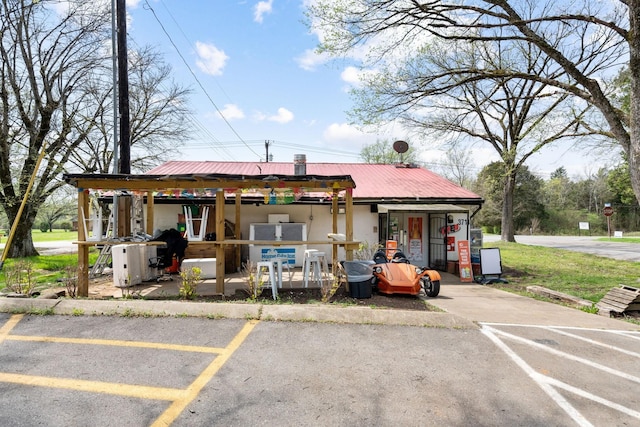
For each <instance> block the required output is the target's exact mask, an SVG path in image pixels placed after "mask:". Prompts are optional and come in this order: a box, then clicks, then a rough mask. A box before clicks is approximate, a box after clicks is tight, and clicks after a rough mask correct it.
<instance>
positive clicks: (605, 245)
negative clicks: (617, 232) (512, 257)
mask: <svg viewBox="0 0 640 427" xmlns="http://www.w3.org/2000/svg"><path fill="white" fill-rule="evenodd" d="M599 239H601V237H590V236H527V235H518V236H516V242H518V243H522V244H523V245H535V246H546V247H551V248H559V249H566V250H568V251H574V252H583V253H588V254H593V255H598V256H602V257H606V258H614V259H619V260H624V261H640V245H639V244H637V243H625V242H624V241H621V240H617V241H616V238H614V237H612V238H611V239H610V240H608V241H601V240H599ZM483 240H484V242H495V241H498V240H500V236H498V235H495V234H489V235H485V236H483Z"/></svg>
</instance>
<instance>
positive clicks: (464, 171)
mask: <svg viewBox="0 0 640 427" xmlns="http://www.w3.org/2000/svg"><path fill="white" fill-rule="evenodd" d="M474 166H475V165H474V162H473V152H472V151H471V150H466V149H456V148H455V147H454V148H453V149H450V150H447V151H446V153H445V158H444V163H443V164H442V165H441V166H440V172H441V173H442V175H443V176H444V177H445V178H447V179H448V180H449V181H452V182H455V183H456V184H458V185H459V186H460V187H464V188H469V189H470V188H471V185H472V184H473V178H474V174H473V172H472V171H473V168H474Z"/></svg>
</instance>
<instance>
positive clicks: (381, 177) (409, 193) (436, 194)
mask: <svg viewBox="0 0 640 427" xmlns="http://www.w3.org/2000/svg"><path fill="white" fill-rule="evenodd" d="M306 171H307V174H309V175H351V177H352V178H353V180H354V181H355V183H356V188H355V189H354V191H353V197H354V199H385V200H387V201H391V200H393V199H402V200H403V201H406V200H407V199H410V200H413V201H421V200H422V199H426V200H429V201H448V202H455V201H456V200H453V199H464V200H465V201H473V202H478V201H480V200H482V198H481V197H480V196H478V195H477V194H475V193H473V192H472V191H469V190H466V189H464V188H462V187H460V186H458V185H456V184H454V183H453V182H451V181H449V180H448V179H445V178H443V177H441V176H440V175H438V174H436V173H433V172H431V171H429V170H427V169H424V168H420V167H406V166H396V165H386V164H369V163H306ZM209 173H217V174H236V175H238V174H240V175H242V174H247V175H258V174H260V175H262V174H268V175H294V165H293V163H286V162H268V163H262V162H217V161H169V162H167V163H165V164H163V165H160V166H158V167H156V168H153V169H152V170H150V171H149V172H147V174H151V175H178V174H209Z"/></svg>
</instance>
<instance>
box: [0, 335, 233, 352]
mask: <svg viewBox="0 0 640 427" xmlns="http://www.w3.org/2000/svg"><path fill="white" fill-rule="evenodd" d="M0 337H2V335H0ZM5 339H7V340H12V341H33V342H50V343H63V344H83V345H105V346H116V347H138V348H152V349H154V350H174V351H184V352H192V353H210V354H220V353H224V351H225V349H224V348H216V347H202V346H195V345H181V344H165V343H155V342H146V341H125V340H106V339H94V338H64V337H44V336H35V335H33V336H31V335H8V336H7V337H6V338H5Z"/></svg>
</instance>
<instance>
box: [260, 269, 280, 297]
mask: <svg viewBox="0 0 640 427" xmlns="http://www.w3.org/2000/svg"><path fill="white" fill-rule="evenodd" d="M263 268H266V269H267V271H268V272H269V283H271V295H272V296H273V299H277V298H278V283H277V282H276V274H275V270H274V268H273V261H259V262H258V263H257V264H256V280H258V283H260V279H261V277H262V269H263Z"/></svg>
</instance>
